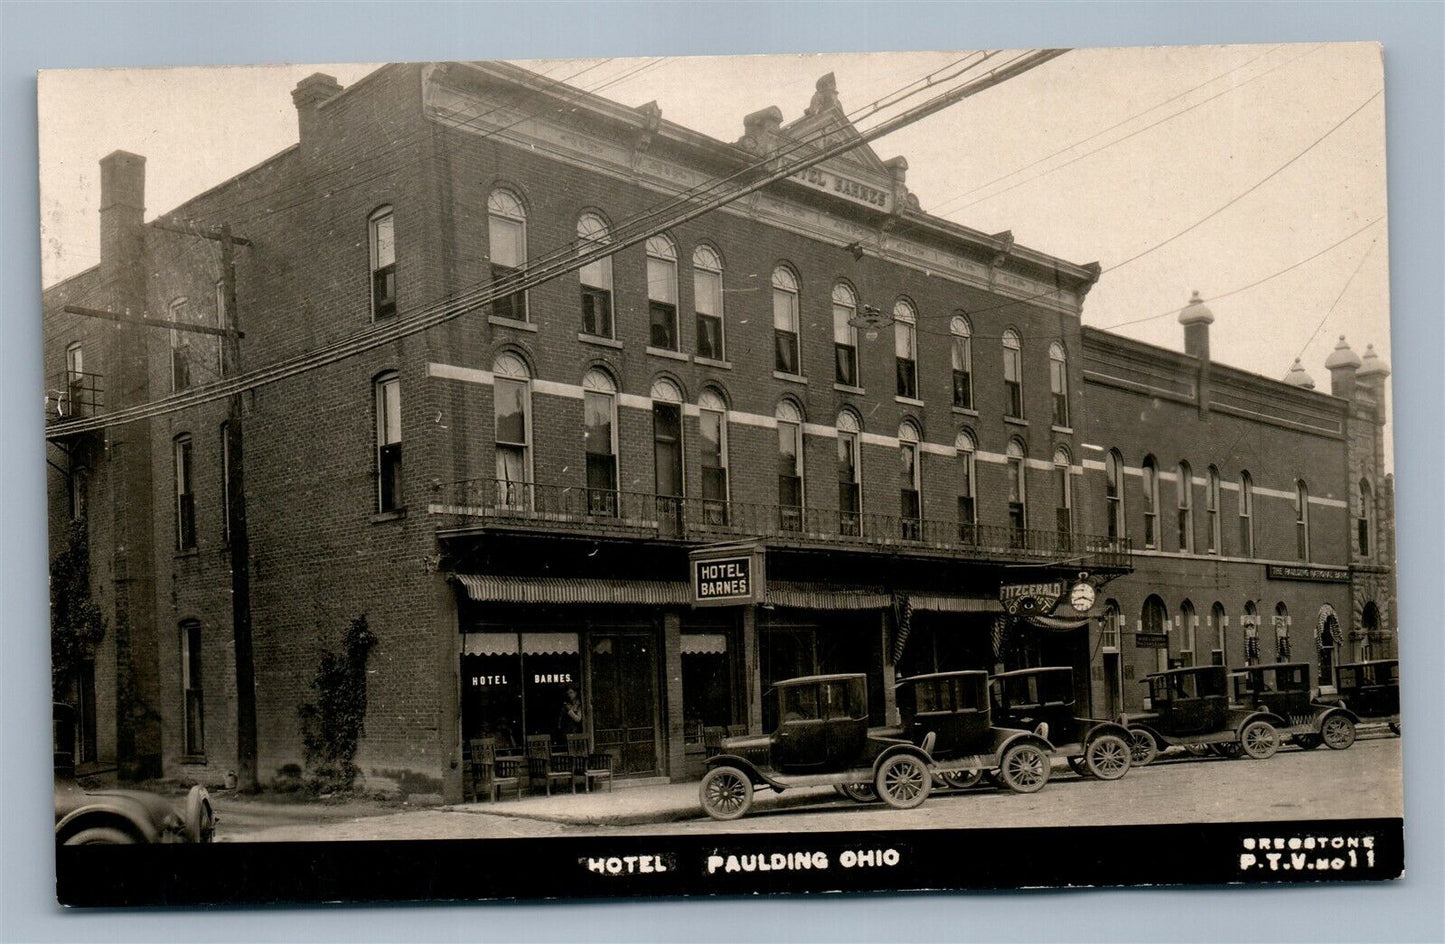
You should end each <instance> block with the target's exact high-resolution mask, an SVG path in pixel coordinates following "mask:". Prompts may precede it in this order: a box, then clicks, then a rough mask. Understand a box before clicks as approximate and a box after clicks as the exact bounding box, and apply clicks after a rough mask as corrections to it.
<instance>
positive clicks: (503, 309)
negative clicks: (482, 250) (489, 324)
mask: <svg viewBox="0 0 1445 944" xmlns="http://www.w3.org/2000/svg"><path fill="white" fill-rule="evenodd" d="M487 251H488V252H489V253H491V263H492V282H493V284H498V283H501V284H504V285H505V284H507V283H515V282H519V281H521V280H522V278H523V277H524V275H525V273H526V268H527V210H526V208H525V207H523V206H522V201H521V200H520V199H519V198H518V197H517V195H516V194H515V193H513V192H512V191H510V190H505V189H503V188H500V187H499V188H497V189H496V190H493V191H492V192H491V194H489V195H488V196H487ZM492 315H493V316H494V317H497V318H508V319H510V320H512V321H526V320H527V292H526V290H525V289H523V290H521V291H518V292H512V293H511V294H509V295H504V296H502V297H501V298H496V299H493V300H492Z"/></svg>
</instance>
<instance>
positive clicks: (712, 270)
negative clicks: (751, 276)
mask: <svg viewBox="0 0 1445 944" xmlns="http://www.w3.org/2000/svg"><path fill="white" fill-rule="evenodd" d="M722 273H723V269H722V257H720V256H719V255H718V254H717V252H716V251H715V250H714V249H713V248H712V247H711V246H698V247H697V248H696V249H694V250H693V251H692V292H693V307H694V308H696V309H697V356H698V357H707V358H711V359H712V360H715V361H722V360H727V346H726V344H725V343H724V338H723V325H724V322H723V282H722Z"/></svg>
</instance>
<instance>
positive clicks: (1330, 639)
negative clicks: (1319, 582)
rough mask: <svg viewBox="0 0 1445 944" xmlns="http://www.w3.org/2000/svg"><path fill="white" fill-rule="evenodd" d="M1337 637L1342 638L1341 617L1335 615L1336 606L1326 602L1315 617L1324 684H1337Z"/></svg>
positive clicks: (1320, 677) (1320, 680) (1320, 669)
mask: <svg viewBox="0 0 1445 944" xmlns="http://www.w3.org/2000/svg"><path fill="white" fill-rule="evenodd" d="M1337 639H1338V640H1342V636H1341V634H1340V619H1339V617H1338V616H1337V615H1335V608H1334V607H1332V606H1330V605H1329V604H1328V603H1326V604H1325V605H1324V606H1322V607H1320V612H1319V615H1318V616H1316V617H1315V641H1316V643H1317V646H1316V648H1317V649H1318V655H1319V676H1318V678H1319V683H1320V685H1322V686H1323V685H1334V684H1335V664H1336V663H1337V662H1338V661H1339V656H1340V653H1339V651H1338V649H1337V647H1336V640H1337Z"/></svg>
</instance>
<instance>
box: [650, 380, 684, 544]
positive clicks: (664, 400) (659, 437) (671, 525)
mask: <svg viewBox="0 0 1445 944" xmlns="http://www.w3.org/2000/svg"><path fill="white" fill-rule="evenodd" d="M682 457H683V443H682V390H681V389H680V388H679V387H678V385H677V384H675V383H673V382H672V381H671V380H669V379H667V378H666V377H659V378H657V379H656V380H654V381H653V382H652V464H653V489H654V494H655V496H656V499H655V500H656V503H657V516H658V519H659V521H660V523H661V524H662V526H663V528H664V531H665V532H666V533H669V534H676V533H678V532H679V531H680V530H681V527H682V514H683V497H684V495H685V494H686V491H685V488H686V485H685V479H684V477H683V465H682V463H683V459H682Z"/></svg>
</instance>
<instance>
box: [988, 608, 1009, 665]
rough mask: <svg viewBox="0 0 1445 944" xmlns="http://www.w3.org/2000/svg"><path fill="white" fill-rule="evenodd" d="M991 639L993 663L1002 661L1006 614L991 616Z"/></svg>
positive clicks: (1006, 633)
mask: <svg viewBox="0 0 1445 944" xmlns="http://www.w3.org/2000/svg"><path fill="white" fill-rule="evenodd" d="M990 635H991V637H992V640H993V661H994V663H995V664H998V663H1001V662H1003V647H1004V638H1005V637H1006V636H1007V635H1008V616H1007V615H1006V614H1000V615H998V616H995V617H994V618H993V628H992V630H991V634H990Z"/></svg>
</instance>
